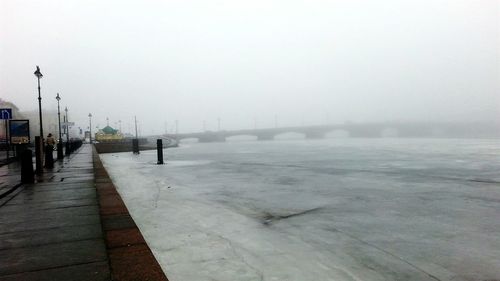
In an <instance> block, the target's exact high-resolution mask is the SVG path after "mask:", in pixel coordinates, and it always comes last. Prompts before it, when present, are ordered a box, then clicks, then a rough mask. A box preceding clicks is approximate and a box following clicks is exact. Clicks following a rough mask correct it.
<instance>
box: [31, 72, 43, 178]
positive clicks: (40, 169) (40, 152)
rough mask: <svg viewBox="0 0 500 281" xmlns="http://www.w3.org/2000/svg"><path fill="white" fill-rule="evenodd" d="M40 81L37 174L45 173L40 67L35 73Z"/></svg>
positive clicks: (36, 152) (36, 154)
mask: <svg viewBox="0 0 500 281" xmlns="http://www.w3.org/2000/svg"><path fill="white" fill-rule="evenodd" d="M33 74H35V76H36V78H37V79H38V113H39V115H40V136H39V137H38V139H37V138H36V137H35V157H36V173H37V174H42V173H43V122H42V95H41V93H40V79H41V78H42V77H43V75H42V72H40V67H39V66H38V65H37V66H36V71H35V72H34V73H33Z"/></svg>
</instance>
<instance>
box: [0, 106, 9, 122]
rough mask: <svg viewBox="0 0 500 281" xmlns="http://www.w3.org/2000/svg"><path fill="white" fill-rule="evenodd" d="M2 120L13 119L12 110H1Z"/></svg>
mask: <svg viewBox="0 0 500 281" xmlns="http://www.w3.org/2000/svg"><path fill="white" fill-rule="evenodd" d="M0 119H3V120H10V119H12V108H0Z"/></svg>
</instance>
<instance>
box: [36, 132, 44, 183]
mask: <svg viewBox="0 0 500 281" xmlns="http://www.w3.org/2000/svg"><path fill="white" fill-rule="evenodd" d="M42 146H43V143H42V138H41V137H40V136H36V137H35V158H36V173H37V174H43V147H42Z"/></svg>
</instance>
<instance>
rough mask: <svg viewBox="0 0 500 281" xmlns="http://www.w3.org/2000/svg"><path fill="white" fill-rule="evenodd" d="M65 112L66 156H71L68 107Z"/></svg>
mask: <svg viewBox="0 0 500 281" xmlns="http://www.w3.org/2000/svg"><path fill="white" fill-rule="evenodd" d="M64 111H65V112H66V155H69V154H70V153H71V152H70V144H69V125H68V124H69V119H68V107H67V106H66V107H65V108H64Z"/></svg>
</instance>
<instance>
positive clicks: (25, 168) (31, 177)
mask: <svg viewBox="0 0 500 281" xmlns="http://www.w3.org/2000/svg"><path fill="white" fill-rule="evenodd" d="M32 153H33V152H32V151H31V150H30V149H26V150H23V152H21V182H22V183H34V182H35V173H34V172H33V155H32Z"/></svg>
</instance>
